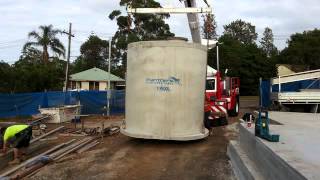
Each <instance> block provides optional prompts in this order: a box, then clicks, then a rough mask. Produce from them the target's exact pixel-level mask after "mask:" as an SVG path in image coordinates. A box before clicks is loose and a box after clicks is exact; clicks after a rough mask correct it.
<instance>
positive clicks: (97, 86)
mask: <svg viewBox="0 0 320 180" xmlns="http://www.w3.org/2000/svg"><path fill="white" fill-rule="evenodd" d="M94 90H96V91H99V82H94Z"/></svg>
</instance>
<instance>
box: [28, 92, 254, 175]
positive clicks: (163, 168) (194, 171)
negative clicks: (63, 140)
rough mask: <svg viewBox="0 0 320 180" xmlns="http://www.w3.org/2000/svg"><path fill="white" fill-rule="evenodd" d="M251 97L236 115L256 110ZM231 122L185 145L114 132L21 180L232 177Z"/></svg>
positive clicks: (233, 128) (235, 132) (233, 120)
mask: <svg viewBox="0 0 320 180" xmlns="http://www.w3.org/2000/svg"><path fill="white" fill-rule="evenodd" d="M256 99H257V98H252V97H250V98H247V99H246V98H241V106H240V107H241V113H240V115H239V117H240V116H242V114H243V112H249V111H252V110H253V109H254V108H256V105H257V102H256ZM91 118H92V119H93V122H94V124H99V123H101V122H100V121H99V119H103V121H106V122H109V124H113V123H119V124H120V123H121V120H122V118H123V117H120V118H112V119H111V120H106V119H104V118H101V117H96V118H94V117H91ZM88 122H91V121H89V120H88ZM93 122H92V123H93ZM89 124H90V123H88V124H87V125H89ZM237 124H238V118H231V119H230V121H229V125H228V126H224V127H217V128H215V129H214V135H213V136H209V137H208V138H206V139H203V140H197V141H189V142H177V141H159V140H143V139H134V138H130V137H127V136H124V135H122V134H117V135H114V136H110V137H106V138H104V139H103V140H101V143H100V144H99V145H98V146H97V147H95V148H94V149H92V150H91V151H88V152H85V153H82V154H73V155H70V156H68V157H67V158H65V159H64V160H63V161H60V162H55V163H52V164H50V165H48V166H46V167H44V168H42V169H41V170H40V171H39V172H38V173H36V174H35V175H34V176H32V177H29V178H27V179H33V180H46V179H50V180H51V179H68V180H69V179H77V180H78V179H120V180H121V179H133V180H135V179H137V180H141V179H156V180H160V179H187V180H188V179H199V180H200V179H201V180H202V179H218V180H220V179H221V180H229V179H235V177H234V175H233V172H232V169H231V165H230V163H229V158H228V157H227V154H226V151H227V146H228V143H229V140H230V139H235V138H237V136H238V129H237Z"/></svg>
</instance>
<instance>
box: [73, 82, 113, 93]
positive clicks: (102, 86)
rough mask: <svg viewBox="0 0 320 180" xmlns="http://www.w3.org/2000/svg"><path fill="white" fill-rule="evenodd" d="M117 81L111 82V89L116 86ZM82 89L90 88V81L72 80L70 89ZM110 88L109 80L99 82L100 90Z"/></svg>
mask: <svg viewBox="0 0 320 180" xmlns="http://www.w3.org/2000/svg"><path fill="white" fill-rule="evenodd" d="M116 84H117V83H116V82H111V89H115V88H116ZM74 86H75V89H81V90H90V85H89V82H88V81H82V82H80V81H70V87H69V89H74ZM106 90H108V82H99V91H106Z"/></svg>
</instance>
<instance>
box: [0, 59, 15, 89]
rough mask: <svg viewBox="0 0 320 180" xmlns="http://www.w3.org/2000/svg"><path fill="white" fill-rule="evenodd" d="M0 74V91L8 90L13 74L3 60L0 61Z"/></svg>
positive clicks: (10, 86)
mask: <svg viewBox="0 0 320 180" xmlns="http://www.w3.org/2000/svg"><path fill="white" fill-rule="evenodd" d="M0 74H1V76H0V84H1V86H0V92H10V91H11V89H12V87H13V83H12V79H13V76H14V74H13V70H12V68H11V66H10V65H9V64H8V63H6V62H4V61H0Z"/></svg>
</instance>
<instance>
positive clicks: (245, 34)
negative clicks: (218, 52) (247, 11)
mask: <svg viewBox="0 0 320 180" xmlns="http://www.w3.org/2000/svg"><path fill="white" fill-rule="evenodd" d="M223 27H224V34H225V35H229V36H231V37H233V38H235V39H237V40H239V41H240V42H242V43H244V44H254V43H255V40H257V37H258V34H257V33H256V27H255V26H253V25H252V24H251V23H249V22H245V21H242V20H241V19H239V20H236V21H233V22H231V23H230V24H228V25H225V26H223Z"/></svg>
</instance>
